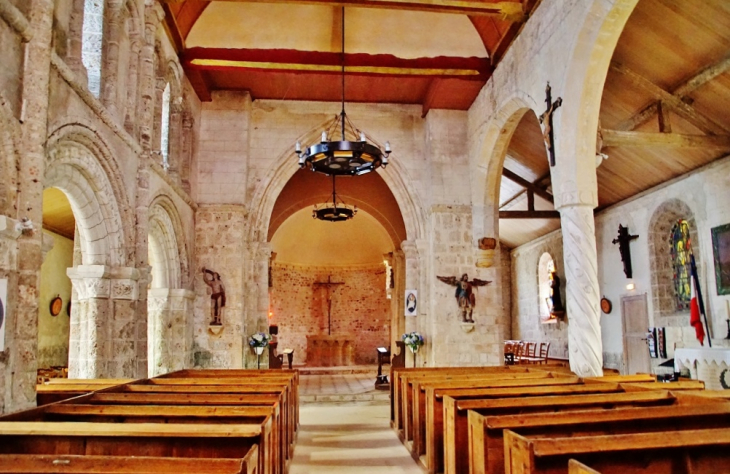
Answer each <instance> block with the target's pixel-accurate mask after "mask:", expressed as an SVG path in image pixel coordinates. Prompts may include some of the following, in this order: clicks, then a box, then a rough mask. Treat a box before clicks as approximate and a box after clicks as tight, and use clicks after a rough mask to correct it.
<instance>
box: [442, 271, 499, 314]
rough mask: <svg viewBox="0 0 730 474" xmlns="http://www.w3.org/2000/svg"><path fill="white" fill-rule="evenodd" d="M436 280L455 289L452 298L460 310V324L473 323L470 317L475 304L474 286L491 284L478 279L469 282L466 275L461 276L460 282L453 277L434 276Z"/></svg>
mask: <svg viewBox="0 0 730 474" xmlns="http://www.w3.org/2000/svg"><path fill="white" fill-rule="evenodd" d="M436 278H438V279H439V280H441V281H442V282H444V283H446V284H448V285H451V286H455V287H456V292H455V293H454V296H455V297H456V302H457V303H458V304H459V309H460V310H461V322H462V323H473V322H474V318H473V317H472V314H473V312H474V306H475V304H476V298H475V297H474V292H473V288H474V287H475V286H486V285H488V284H490V283H492V282H491V281H486V280H480V279H479V278H474V279H473V280H469V275H467V274H466V273H464V274H463V275H461V279H460V280H457V279H456V277H455V276H450V277H443V276H436Z"/></svg>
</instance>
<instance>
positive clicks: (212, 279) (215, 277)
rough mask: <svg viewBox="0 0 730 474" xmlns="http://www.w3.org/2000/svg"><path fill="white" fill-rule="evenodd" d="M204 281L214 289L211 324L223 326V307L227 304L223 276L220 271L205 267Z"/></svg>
mask: <svg viewBox="0 0 730 474" xmlns="http://www.w3.org/2000/svg"><path fill="white" fill-rule="evenodd" d="M203 281H205V284H206V285H208V286H209V287H210V289H211V291H212V293H211V295H210V299H211V300H212V305H211V308H210V309H211V319H212V321H211V323H210V325H211V326H221V325H223V323H222V322H221V315H222V314H223V307H224V306H225V305H226V288H225V286H223V282H222V281H221V276H220V274H219V273H218V272H214V271H213V270H209V269H207V268H205V267H203Z"/></svg>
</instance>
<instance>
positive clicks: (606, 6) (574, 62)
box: [551, 0, 639, 209]
mask: <svg viewBox="0 0 730 474" xmlns="http://www.w3.org/2000/svg"><path fill="white" fill-rule="evenodd" d="M638 1H639V0H616V1H615V2H604V1H601V0H593V1H592V4H591V5H590V6H589V7H588V8H587V9H586V13H585V15H584V18H585V20H584V22H583V25H582V26H581V27H580V28H579V29H578V30H577V34H576V35H575V42H574V43H573V47H572V51H571V53H570V57H569V60H568V67H567V68H565V75H564V81H563V90H564V91H566V92H565V93H566V94H567V93H568V92H567V91H570V95H571V97H572V98H573V99H572V100H570V101H567V102H563V105H562V107H561V109H560V113H559V114H557V115H556V125H555V127H556V129H557V130H558V131H559V133H558V135H559V137H558V136H556V144H555V147H556V150H557V152H558V153H559V154H560V156H562V157H563V158H562V159H561V161H560V163H559V164H558V165H556V166H555V168H554V169H553V170H551V173H552V174H553V183H561V189H554V190H553V194H554V195H555V208H556V209H559V208H560V207H562V205H563V204H577V203H580V204H582V205H590V206H592V207H596V206H597V205H598V196H597V187H596V172H595V154H596V132H597V130H598V117H599V113H600V108H601V99H602V97H603V88H604V84H605V82H606V76H607V74H608V68H609V66H610V63H611V58H612V57H613V52H614V50H615V49H616V44H617V43H618V39H619V37H620V36H621V33H622V32H623V30H624V26H625V25H626V21H627V20H628V19H629V17H630V16H631V13H632V12H633V10H634V7H635V6H636V4H637V3H638ZM558 138H559V139H558ZM556 174H559V175H560V176H561V177H560V179H556V176H555V175H556Z"/></svg>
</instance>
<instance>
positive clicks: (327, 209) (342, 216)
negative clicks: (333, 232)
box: [312, 174, 357, 222]
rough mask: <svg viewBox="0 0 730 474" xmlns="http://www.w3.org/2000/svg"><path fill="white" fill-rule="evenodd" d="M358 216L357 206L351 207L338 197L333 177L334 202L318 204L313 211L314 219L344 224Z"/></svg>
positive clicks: (333, 176)
mask: <svg viewBox="0 0 730 474" xmlns="http://www.w3.org/2000/svg"><path fill="white" fill-rule="evenodd" d="M355 214H357V206H349V205H347V204H345V201H343V200H342V199H339V198H338V197H337V192H336V190H335V175H334V174H333V175H332V202H325V203H322V204H317V205H315V206H314V209H312V217H314V218H315V219H319V220H321V221H327V222H344V221H347V220H350V219H352V218H353V217H355Z"/></svg>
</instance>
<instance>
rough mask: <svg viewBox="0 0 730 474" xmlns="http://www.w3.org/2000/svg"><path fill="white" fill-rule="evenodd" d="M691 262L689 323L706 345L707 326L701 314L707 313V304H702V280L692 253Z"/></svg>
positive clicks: (698, 338) (701, 342) (701, 341)
mask: <svg viewBox="0 0 730 474" xmlns="http://www.w3.org/2000/svg"><path fill="white" fill-rule="evenodd" d="M690 263H691V270H692V288H691V293H690V295H691V297H690V301H689V323H690V324H691V325H692V326H693V327H694V328H695V336H697V340H698V341H700V344H702V345H703V346H704V345H705V327H704V326H703V324H702V316H701V314H704V313H705V307H704V306H705V305H704V304H702V290H700V282H699V279H698V278H697V266H696V265H695V256H694V255H690ZM708 342H709V341H708Z"/></svg>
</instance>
